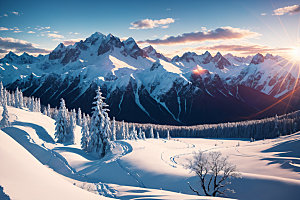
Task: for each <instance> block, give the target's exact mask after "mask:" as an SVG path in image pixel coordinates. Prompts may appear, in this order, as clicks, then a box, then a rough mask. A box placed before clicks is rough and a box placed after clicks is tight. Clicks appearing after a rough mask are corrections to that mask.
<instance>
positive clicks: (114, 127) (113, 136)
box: [111, 117, 117, 141]
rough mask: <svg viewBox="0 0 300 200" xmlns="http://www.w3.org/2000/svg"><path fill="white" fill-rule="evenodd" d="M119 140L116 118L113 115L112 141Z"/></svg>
mask: <svg viewBox="0 0 300 200" xmlns="http://www.w3.org/2000/svg"><path fill="white" fill-rule="evenodd" d="M116 140H117V134H116V120H115V117H113V121H112V125H111V141H116Z"/></svg>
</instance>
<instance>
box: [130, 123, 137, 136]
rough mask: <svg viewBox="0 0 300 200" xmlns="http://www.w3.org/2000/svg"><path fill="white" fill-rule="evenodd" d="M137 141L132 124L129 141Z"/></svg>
mask: <svg viewBox="0 0 300 200" xmlns="http://www.w3.org/2000/svg"><path fill="white" fill-rule="evenodd" d="M137 139H138V136H137V131H136V129H135V126H134V124H133V125H132V130H131V133H130V140H137Z"/></svg>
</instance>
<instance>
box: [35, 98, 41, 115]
mask: <svg viewBox="0 0 300 200" xmlns="http://www.w3.org/2000/svg"><path fill="white" fill-rule="evenodd" d="M41 111H42V107H41V99H40V98H38V99H37V111H36V112H41Z"/></svg>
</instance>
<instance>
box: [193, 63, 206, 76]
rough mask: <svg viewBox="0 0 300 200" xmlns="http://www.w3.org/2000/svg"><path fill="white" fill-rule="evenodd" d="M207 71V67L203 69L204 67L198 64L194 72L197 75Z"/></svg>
mask: <svg viewBox="0 0 300 200" xmlns="http://www.w3.org/2000/svg"><path fill="white" fill-rule="evenodd" d="M206 71H207V70H206V69H203V67H201V66H199V65H197V66H196V69H194V70H193V73H194V74H197V75H202V74H205V72H206Z"/></svg>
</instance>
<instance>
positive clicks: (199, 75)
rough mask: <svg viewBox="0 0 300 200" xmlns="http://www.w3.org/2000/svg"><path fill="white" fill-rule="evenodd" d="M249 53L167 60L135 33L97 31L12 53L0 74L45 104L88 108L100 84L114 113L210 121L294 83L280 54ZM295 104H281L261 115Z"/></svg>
mask: <svg viewBox="0 0 300 200" xmlns="http://www.w3.org/2000/svg"><path fill="white" fill-rule="evenodd" d="M258 57H259V58H260V59H258ZM249 59H250V58H249V57H247V58H238V57H234V56H232V55H226V56H222V55H221V54H220V53H217V54H216V55H214V56H213V55H211V54H210V53H209V52H205V53H204V54H202V55H198V54H196V53H193V52H187V53H185V54H183V55H182V56H181V57H180V56H175V57H174V58H172V59H169V58H166V57H165V56H164V55H162V54H160V53H158V52H157V51H156V50H155V49H154V48H153V47H152V46H149V47H146V48H144V49H141V48H140V47H139V46H138V45H137V43H136V42H135V40H134V39H133V38H128V39H127V40H125V41H121V40H120V39H119V38H118V37H115V36H113V35H111V34H108V35H103V34H101V33H99V32H96V33H94V34H92V35H91V36H90V37H88V38H87V39H85V40H84V41H83V40H82V41H80V42H77V43H75V44H74V45H70V46H65V45H64V44H59V45H58V46H57V47H56V48H55V49H54V50H53V51H52V52H51V53H50V54H48V55H46V56H39V57H32V56H30V55H28V54H23V55H21V56H17V55H16V54H14V53H12V52H10V53H9V54H7V55H6V56H5V57H4V58H3V59H0V80H2V81H3V83H4V85H6V86H7V87H8V88H9V89H10V90H15V89H16V88H17V87H19V88H20V89H22V91H23V92H24V94H25V95H27V96H36V97H39V98H41V101H42V104H44V105H46V104H48V103H49V104H51V105H52V106H53V107H55V106H58V103H59V99H60V98H64V99H66V102H67V104H68V107H70V108H78V107H81V108H82V109H83V111H84V112H86V113H90V111H91V101H92V96H94V93H93V92H94V90H95V88H96V85H100V86H101V88H103V91H104V94H105V96H106V98H107V102H108V103H109V104H110V106H111V107H110V109H111V111H112V112H111V114H113V116H115V117H116V119H118V120H125V121H132V122H144V123H145V122H151V123H161V124H177V125H185V124H187V125H189V124H200V123H216V122H227V121H236V120H240V119H241V118H243V117H245V116H250V115H252V114H254V113H256V112H259V111H261V110H264V109H265V108H267V107H269V106H270V105H272V104H274V103H275V102H276V101H277V99H276V98H277V97H281V96H283V95H285V94H288V93H289V92H291V91H292V90H293V88H294V86H295V84H296V83H297V78H296V77H297V75H298V71H297V70H296V69H293V70H290V68H291V67H292V65H291V64H290V63H287V62H288V61H286V60H284V59H283V58H280V57H278V56H272V55H269V54H268V55H266V56H265V57H264V56H262V55H260V54H258V55H256V56H254V57H253V60H252V61H251V62H248V60H249ZM258 61H259V62H258ZM247 62H248V63H247ZM241 85H242V86H243V87H240V86H241ZM238 88H240V89H238ZM240 92H242V94H240ZM249 94H251V95H249ZM274 97H276V98H274ZM249 102H251V103H249ZM253 102H256V103H253ZM262 104H263V105H264V106H262ZM233 105H234V106H233ZM203 107H205V108H203ZM217 107H218V112H216V108H217ZM283 107H284V108H283ZM296 108H297V107H296ZM296 108H288V109H286V108H285V104H284V103H280V105H278V107H276V108H272V109H270V110H269V112H268V113H264V114H263V115H262V117H264V116H270V115H275V113H278V114H279V113H283V112H284V111H285V110H287V111H290V110H293V109H296ZM207 111H209V112H211V113H212V114H211V115H210V116H207V114H206V113H207ZM196 116H197V117H196ZM220 116H222V117H220Z"/></svg>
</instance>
